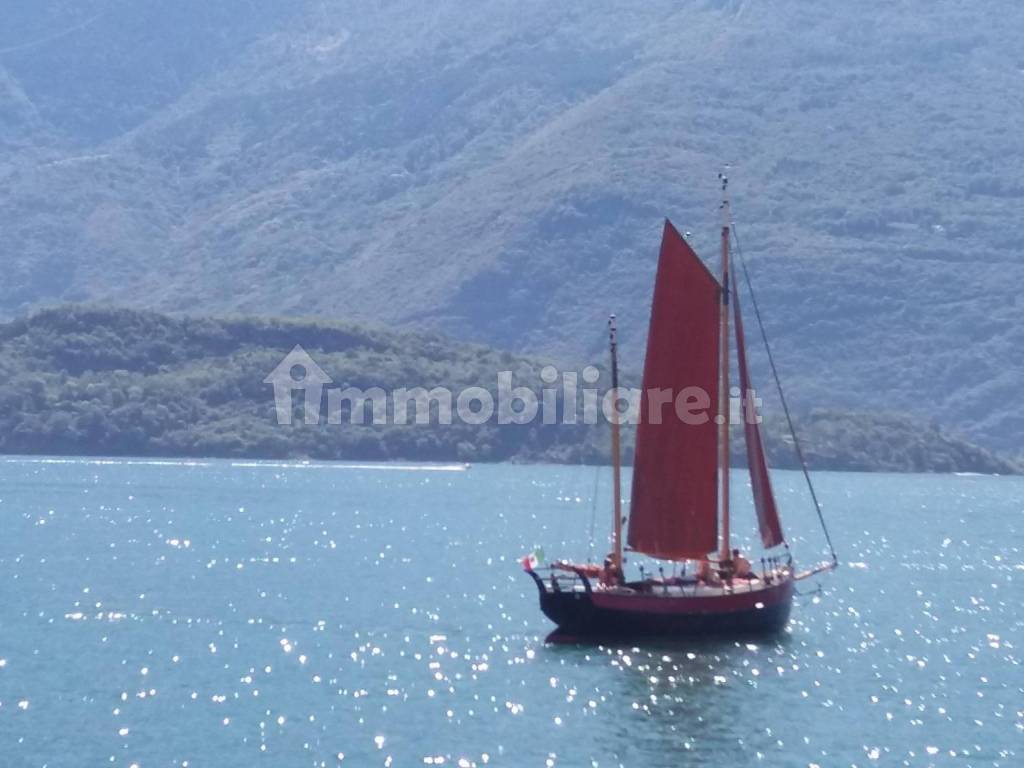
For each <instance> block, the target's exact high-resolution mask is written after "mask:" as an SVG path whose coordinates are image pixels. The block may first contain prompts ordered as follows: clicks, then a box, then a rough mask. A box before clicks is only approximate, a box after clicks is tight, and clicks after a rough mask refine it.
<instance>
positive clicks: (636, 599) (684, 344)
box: [524, 176, 838, 640]
mask: <svg viewBox="0 0 1024 768" xmlns="http://www.w3.org/2000/svg"><path fill="white" fill-rule="evenodd" d="M727 191H728V181H727V179H726V178H725V177H724V176H723V177H722V192H723V200H722V206H721V208H722V229H721V247H722V276H721V280H720V281H719V280H718V279H716V277H715V276H714V275H713V274H712V273H711V271H710V270H709V269H708V268H707V267H706V266H705V265H704V263H703V262H702V261H701V260H700V258H699V257H698V256H697V254H696V253H695V252H694V251H693V249H692V248H691V247H690V245H689V244H688V243H687V242H686V240H685V239H684V238H683V237H682V236H681V235H680V234H679V232H678V231H677V230H676V228H675V227H674V226H673V225H672V223H671V222H670V221H667V220H666V222H665V228H664V233H663V235H662V242H661V253H660V256H659V261H658V269H657V276H656V278H655V285H654V298H653V301H652V306H651V320H650V329H649V333H648V337H647V357H646V360H645V363H644V374H643V394H642V397H641V405H640V408H641V410H640V413H641V419H640V423H639V424H638V426H637V435H636V452H635V458H634V464H633V484H632V495H631V502H630V512H629V518H628V532H627V538H626V542H625V543H626V549H627V551H629V552H636V553H638V554H643V555H647V556H649V557H652V558H655V559H657V560H661V561H667V562H669V563H670V564H671V567H672V570H673V574H672V575H671V576H667V575H666V574H665V569H664V567H659V575H658V577H654V576H648V575H646V574H644V572H643V570H641V571H640V575H639V578H638V579H634V580H629V579H627V578H626V576H625V569H624V566H625V560H624V557H623V549H624V547H623V536H622V534H623V527H624V525H625V523H626V520H625V518H624V517H623V514H622V508H621V485H620V474H621V461H620V449H619V429H620V425H619V423H618V419H619V417H618V416H617V413H616V414H615V415H613V417H612V425H611V426H612V430H611V433H612V437H611V447H612V464H613V473H614V474H613V509H614V511H613V518H612V519H613V524H612V537H611V538H612V551H611V552H610V553H609V555H608V556H607V557H606V558H605V560H604V562H603V563H602V564H600V565H597V564H593V563H587V564H576V563H570V562H565V561H556V562H554V563H552V564H551V565H548V566H540V565H539V564H538V563H537V562H536V560H535V559H534V558H531V557H527V558H526V559H525V560H524V567H525V570H526V571H527V573H529V575H530V576H531V577H532V578H533V580H534V582H535V584H536V586H537V589H538V591H539V593H540V607H541V610H542V611H543V612H544V614H545V615H546V616H547V617H548V618H549V619H551V621H553V622H554V623H555V624H556V625H557V627H558V629H557V630H556V632H555V633H554V634H553V635H552V637H551V638H550V639H552V640H558V639H570V640H572V639H582V640H585V639H598V638H625V637H630V638H632V637H657V638H673V637H692V636H715V635H717V636H722V635H728V636H732V635H755V634H765V633H772V632H777V631H779V630H781V629H783V628H784V627H785V626H786V624H787V622H788V621H789V614H790V607H791V604H792V599H793V594H794V585H795V583H796V582H797V581H799V580H801V579H803V578H807V577H808V576H811V575H814V574H816V573H821V572H824V571H827V570H831V569H832V568H835V567H836V565H837V563H838V561H837V559H836V556H835V551H834V549H832V544H831V539H829V538H828V531H827V529H825V536H826V539H827V540H828V542H829V548H830V549H832V559H831V562H826V563H823V564H821V565H820V566H818V567H816V568H813V569H811V570H808V571H805V572H803V573H798V572H797V571H796V569H795V565H794V563H793V558H792V555H791V554H790V551H789V546H788V544H787V543H786V539H785V536H784V535H783V531H782V523H781V520H780V516H779V510H778V506H777V504H776V500H775V496H774V494H773V492H772V483H771V477H770V474H769V470H768V462H767V457H766V453H765V449H764V443H763V440H762V435H761V427H760V423H759V419H758V418H756V414H755V413H754V412H753V411H754V402H755V401H754V399H753V398H754V395H753V390H752V388H751V382H750V374H749V370H748V366H747V359H746V345H745V338H744V332H743V316H742V312H741V309H740V302H739V295H738V291H737V281H736V279H735V276H734V275H732V274H731V273H730V240H731V234H732V222H731V218H730V206H729V199H728V195H727ZM730 305H731V312H730ZM754 306H755V309H756V308H757V305H756V301H755V305H754ZM730 314H731V315H732V317H733V319H734V321H735V336H736V356H737V368H738V378H739V385H740V390H741V392H742V396H743V401H744V402H743V404H744V410H745V412H746V417H745V418H744V419H743V422H744V439H745V442H746V453H747V464H748V467H749V470H750V480H751V486H752V490H753V497H754V507H755V509H756V513H757V521H758V527H759V531H760V538H761V543H762V544H763V546H764V549H765V556H764V557H762V558H761V559H760V568H757V567H756V566H752V564H751V563H750V561H749V560H747V559H746V558H743V557H742V556H739V555H738V550H734V549H733V548H732V542H731V535H732V532H731V530H730V529H731V523H732V520H731V517H730V504H729V501H730V487H729V413H730V404H729V391H730V390H729V385H730V376H729V373H730V371H729V368H730V350H729V346H730V344H729V342H730V327H729V326H730ZM757 315H758V323H759V324H760V313H759V312H758V313H757ZM762 333H763V328H762ZM764 340H765V346H766V348H767V337H766V336H765V337H764ZM609 347H610V352H611V374H612V388H613V390H617V389H618V361H617V338H616V325H615V316H614V315H613V316H612V317H611V319H610V320H609ZM767 351H768V355H769V360H771V350H770V348H767ZM772 372H773V375H775V378H776V382H777V383H778V376H777V374H776V372H775V365H774V361H772ZM687 388H694V389H690V390H688V391H690V392H694V393H706V394H704V395H703V396H702V397H703V401H704V402H702V403H700V404H701V405H703V406H706V407H705V408H704V409H703V410H704V412H705V413H706V414H709V415H713V417H708V418H706V419H705V420H704V421H700V419H699V418H698V419H695V420H687V421H684V420H683V419H682V418H678V417H677V413H676V412H675V410H674V409H673V407H672V406H673V402H674V398H675V397H676V396H677V395H678V393H680V392H683V391H684V390H687ZM659 390H660V391H662V392H665V391H668V392H671V393H672V398H673V400H671V401H669V403H668V407H667V408H666V409H664V410H665V411H667V413H666V414H664V416H663V418H662V419H661V420H660V421H656V420H655V419H651V418H649V415H650V413H651V412H652V411H651V410H650V408H651V395H652V393H655V392H657V391H659ZM779 394H780V396H781V399H782V403H783V407H784V409H785V412H786V416H787V420H788V422H789V425H790V430H791V435H792V440H793V445H794V447H795V448H796V451H797V455H798V457H799V459H800V463H801V465H803V466H804V475H805V477H806V479H807V482H808V486H809V488H810V490H811V495H812V498H813V500H814V504H815V507H816V508H817V509H818V513H819V519H821V523H822V527H823V529H824V525H825V523H824V519H823V518H821V517H820V514H821V510H820V506H819V505H818V501H817V496H816V495H815V493H814V488H813V485H812V484H811V478H810V475H809V474H808V473H807V470H806V464H805V462H804V460H803V455H802V452H801V450H800V446H799V441H798V440H797V437H796V433H795V431H794V430H793V425H792V420H791V419H789V410H788V407H786V405H785V396H784V394H783V392H782V388H781V385H780V386H779ZM691 566H692V567H691Z"/></svg>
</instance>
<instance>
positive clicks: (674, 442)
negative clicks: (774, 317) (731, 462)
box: [627, 221, 721, 560]
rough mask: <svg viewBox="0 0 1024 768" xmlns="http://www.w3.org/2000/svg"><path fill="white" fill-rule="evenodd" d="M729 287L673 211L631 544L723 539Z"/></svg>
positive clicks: (665, 243) (677, 553)
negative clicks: (721, 380) (722, 306)
mask: <svg viewBox="0 0 1024 768" xmlns="http://www.w3.org/2000/svg"><path fill="white" fill-rule="evenodd" d="M720 294H721V290H720V286H719V284H718V281H717V280H715V278H714V277H713V276H712V275H711V273H710V272H709V271H708V270H707V267H705V266H704V264H703V262H701V260H700V259H699V258H698V256H697V254H696V253H694V252H693V250H692V249H691V248H690V246H689V245H688V244H687V243H686V241H685V240H684V239H683V238H682V237H681V236H680V234H679V232H677V231H676V229H675V227H673V226H672V223H671V222H669V221H666V222H665V232H664V234H663V236H662V241H661V255H660V257H659V259H658V274H657V277H656V279H655V283H654V301H653V302H652V305H651V326H650V331H649V333H648V336H647V358H646V360H645V362H644V381H643V395H642V398H641V414H640V423H639V425H638V426H637V434H636V456H635V458H634V460H633V495H632V503H631V505H630V513H629V535H628V538H627V543H628V544H629V546H630V547H631V548H632V549H634V550H636V551H638V552H643V553H644V554H647V555H650V556H652V557H658V558H662V559H666V560H682V559H686V558H699V557H703V556H704V555H706V554H707V553H708V552H711V551H712V550H714V549H715V548H716V547H717V546H718V428H717V425H716V424H715V423H714V417H715V415H716V414H717V413H718V402H719V401H718V352H719V323H718V312H719V299H720ZM659 395H661V396H660V397H659ZM680 412H681V413H680ZM680 415H682V416H684V417H685V418H680ZM659 416H660V418H658V417H659Z"/></svg>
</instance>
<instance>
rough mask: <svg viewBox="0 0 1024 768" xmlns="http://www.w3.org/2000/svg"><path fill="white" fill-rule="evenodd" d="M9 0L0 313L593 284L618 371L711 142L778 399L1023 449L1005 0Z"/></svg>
mask: <svg viewBox="0 0 1024 768" xmlns="http://www.w3.org/2000/svg"><path fill="white" fill-rule="evenodd" d="M8 5H11V6H12V7H10V8H7V9H5V22H4V24H3V25H2V27H0V259H3V262H4V263H3V265H2V266H3V275H4V278H3V280H2V281H0V313H3V314H5V315H6V316H8V317H13V316H15V315H17V314H21V313H23V312H25V311H27V310H28V309H30V308H32V307H34V306H37V305H40V304H46V303H53V302H59V301H67V300H72V301H83V300H85V301H108V302H116V303H120V304H128V305H136V306H147V307H154V308H157V309H161V310H172V311H179V310H184V309H189V310H198V311H202V312H207V313H225V312H246V313H257V314H274V315H278V314H293V315H319V316H327V317H331V316H333V317H339V318H353V319H355V320H359V321H369V322H372V323H379V324H387V325H390V326H392V327H395V328H404V329H434V330H441V331H443V332H445V333H447V334H449V335H452V336H455V337H458V338H461V339H465V340H473V341H480V342H484V343H488V344H493V345H497V346H500V347H505V348H511V349H515V350H520V351H531V352H535V351H541V352H544V353H546V354H552V355H556V356H560V357H564V358H573V359H577V358H580V357H583V356H586V355H591V354H594V353H597V352H598V351H599V350H600V348H601V343H602V341H601V339H602V332H603V321H604V316H605V315H606V314H607V313H608V312H609V311H615V312H617V313H618V315H619V317H620V321H621V326H622V331H623V350H624V353H625V354H626V356H627V363H628V364H629V365H632V366H633V367H636V366H637V365H638V363H639V359H640V356H641V351H642V340H643V336H644V333H645V331H646V318H647V307H648V302H649V296H650V289H651V279H652V275H653V267H654V259H655V255H656V247H657V237H658V232H659V228H660V226H661V220H662V217H664V216H666V215H668V216H670V217H671V218H672V219H673V220H674V221H675V222H676V223H677V224H678V226H679V227H680V228H681V229H685V230H690V231H691V232H692V233H693V234H692V242H693V243H694V245H695V246H696V247H697V248H698V250H699V251H700V252H701V253H704V254H705V255H706V256H707V257H709V259H710V260H712V261H713V260H714V252H715V248H716V227H717V218H716V206H717V194H718V192H717V187H716V183H715V176H716V173H717V172H718V170H719V168H720V166H721V165H722V164H723V163H730V164H732V166H733V167H732V170H731V175H732V179H733V188H734V210H735V213H736V218H737V228H738V232H739V235H740V238H741V244H742V246H743V248H742V250H743V252H744V254H745V255H746V257H747V259H748V261H749V265H750V268H751V271H752V274H753V276H754V279H755V282H756V285H757V287H758V289H759V294H760V297H761V300H762V304H763V306H764V310H765V320H766V323H767V325H768V329H769V332H770V333H771V335H772V337H773V338H774V339H775V340H776V346H777V350H778V353H779V357H780V366H781V368H782V371H783V373H784V374H785V375H786V377H787V379H788V380H789V382H790V385H791V389H792V391H793V398H794V399H795V400H797V401H799V402H801V403H803V404H805V405H806V406H807V407H812V406H828V407H837V408H843V409H850V408H854V409H868V408H881V409H884V410H898V411H902V412H906V413H910V414H914V415H915V416H918V417H920V416H923V417H925V418H926V419H935V420H936V421H938V422H939V423H943V424H948V425H950V426H952V427H955V428H957V429H958V430H960V431H962V432H964V433H966V434H967V435H969V436H970V437H971V438H972V439H974V440H976V441H979V442H981V443H983V444H985V445H988V446H992V447H997V448H1003V449H1014V450H1016V449H1019V445H1020V434H1021V433H1022V431H1024V403H1022V402H1021V399H1020V397H1019V391H1020V385H1021V382H1022V381H1024V354H1022V353H1021V349H1022V347H1024V326H1022V325H1021V323H1020V319H1019V318H1020V315H1021V309H1022V305H1021V301H1022V300H1021V298H1020V296H1019V291H1020V286H1021V285H1022V284H1024V260H1022V253H1021V252H1022V249H1024V220H1022V219H1021V217H1020V215H1019V213H1020V209H1021V205H1022V204H1024V174H1022V166H1024V138H1022V134H1021V132H1020V131H1019V130H1018V129H1017V127H1018V126H1019V125H1020V123H1021V121H1022V118H1024V89H1022V88H1021V85H1022V82H1024V58H1022V56H1021V54H1020V52H1019V46H1018V40H1017V30H1019V29H1021V28H1024V7H1021V6H1020V5H1019V4H1016V3H1011V2H1009V0H994V2H993V3H990V4H989V5H987V6H986V7H985V9H984V10H981V9H979V7H978V6H977V5H976V4H973V3H969V2H966V0H938V1H937V2H926V1H925V0H908V1H907V2H900V3H892V2H884V3H883V2H880V0H865V2H862V3H857V4H851V3H844V2H838V1H837V0H826V1H825V2H822V3H816V4H813V5H808V4H806V3H798V2H795V0H767V1H766V2H759V3H754V2H740V1H739V0H735V1H733V0H705V1H695V2H682V3H680V2H676V1H672V2H670V1H669V0H650V1H649V2H645V3H642V4H628V5H627V4H621V3H611V2H605V1H603V0H599V1H598V2H592V3H585V4H584V3H547V2H541V1H540V0H524V1H523V2H520V3H515V4H509V3H505V2H500V1H499V0H480V1H479V2H468V0H458V1H455V0H439V1H438V2H435V3H430V4H427V5H425V4H423V3H421V2H414V1H413V0H391V1H389V2H381V3H374V4H367V3H363V2H356V1H355V0H295V2H289V3H280V2H272V1H271V0H223V1H222V2H217V3H204V2H200V1H199V0H180V1H179V2H175V3H168V2H164V1H163V0H135V1H133V2H126V1H125V0H76V2H74V3H72V2H70V1H69V0H40V2H35V3H31V4H28V3H24V4H8ZM993 20H998V23H993ZM761 362H763V361H761Z"/></svg>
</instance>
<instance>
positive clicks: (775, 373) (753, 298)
mask: <svg viewBox="0 0 1024 768" xmlns="http://www.w3.org/2000/svg"><path fill="white" fill-rule="evenodd" d="M732 236H733V239H734V240H735V241H736V255H737V256H738V257H739V258H738V261H739V262H740V267H741V268H742V269H743V281H744V282H745V283H746V284H747V291H748V292H749V293H750V303H751V306H752V307H753V308H754V316H755V317H756V318H757V327H758V329H759V330H760V331H761V340H762V341H763V342H764V348H765V351H766V352H767V353H768V364H769V366H771V370H772V378H773V379H775V387H776V389H777V390H778V392H779V400H780V401H781V402H782V412H783V413H784V414H785V415H786V424H787V425H788V426H789V434H790V435H791V436H792V438H793V449H794V451H795V452H796V457H797V459H798V460H799V462H800V469H801V470H803V473H804V479H805V480H806V481H807V489H808V490H809V491H810V492H811V499H812V500H813V501H814V509H815V511H816V512H817V513H818V522H820V523H821V530H822V533H824V534H825V541H826V542H827V543H828V549H829V552H830V553H831V554H832V565H833V566H835V565H838V564H839V558H838V557H837V556H836V548H835V547H834V546H833V545H832V537H831V536H830V535H829V532H828V526H827V525H826V524H825V515H824V514H823V513H822V511H821V504H820V502H819V501H818V494H817V493H816V492H815V490H814V483H813V482H812V481H811V473H810V472H809V471H808V469H807V460H806V459H805V458H804V451H803V447H802V446H801V445H800V438H799V437H797V434H796V427H795V426H794V425H793V417H792V415H791V414H790V412H789V404H788V403H787V402H786V393H785V392H784V391H783V388H782V379H781V378H779V370H778V368H776V367H775V356H774V355H773V354H772V347H771V344H769V343H768V333H767V331H765V329H764V322H763V321H762V320H761V308H760V306H759V305H758V303H757V294H756V293H755V292H754V284H753V282H751V280H750V272H749V271H748V270H747V260H746V259H745V258H743V248H742V247H741V246H740V236H739V232H737V230H736V225H735V223H734V224H733V225H732Z"/></svg>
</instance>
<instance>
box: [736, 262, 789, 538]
mask: <svg viewBox="0 0 1024 768" xmlns="http://www.w3.org/2000/svg"><path fill="white" fill-rule="evenodd" d="M732 297H733V316H734V317H735V318H736V357H737V361H738V363H739V373H740V392H742V393H743V395H742V396H743V436H744V437H745V438H746V442H747V465H748V466H749V467H750V487H751V488H752V489H753V493H754V508H755V509H756V510H757V525H758V527H759V528H760V530H761V542H762V543H763V544H764V545H765V547H776V546H778V545H779V544H781V543H782V542H783V541H784V539H783V536H782V523H781V522H779V510H778V507H776V505H775V494H773V493H772V481H771V478H770V477H769V475H768V460H767V458H766V457H765V451H764V441H763V440H762V438H761V425H760V424H759V423H758V422H757V420H756V419H755V418H753V417H754V416H755V414H753V413H748V409H752V408H753V403H752V402H751V398H752V397H753V393H752V390H751V386H750V371H749V369H748V368H747V349H746V345H745V343H744V336H743V313H742V312H741V311H740V295H739V291H738V290H737V287H736V278H735V276H734V277H733V279H732Z"/></svg>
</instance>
